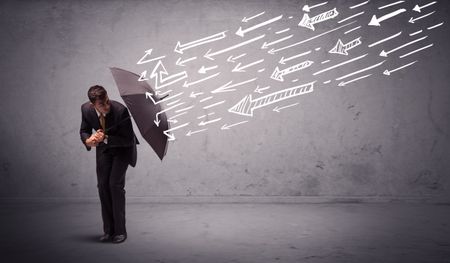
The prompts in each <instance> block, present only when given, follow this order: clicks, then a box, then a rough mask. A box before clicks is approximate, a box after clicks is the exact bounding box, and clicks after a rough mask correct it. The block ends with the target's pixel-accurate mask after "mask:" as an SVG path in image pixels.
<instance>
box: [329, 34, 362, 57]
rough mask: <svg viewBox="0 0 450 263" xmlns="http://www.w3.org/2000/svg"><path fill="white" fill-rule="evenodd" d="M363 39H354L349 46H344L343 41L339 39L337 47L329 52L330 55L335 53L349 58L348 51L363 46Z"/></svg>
mask: <svg viewBox="0 0 450 263" xmlns="http://www.w3.org/2000/svg"><path fill="white" fill-rule="evenodd" d="M361 43H362V42H361V37H358V38H357V39H354V40H352V41H350V42H348V43H347V44H345V45H344V43H342V41H341V40H340V39H338V42H337V44H336V46H334V47H333V48H332V49H331V50H330V51H328V52H329V53H334V54H340V55H344V56H347V55H348V52H347V51H348V50H350V49H352V48H354V47H357V46H359V45H361Z"/></svg>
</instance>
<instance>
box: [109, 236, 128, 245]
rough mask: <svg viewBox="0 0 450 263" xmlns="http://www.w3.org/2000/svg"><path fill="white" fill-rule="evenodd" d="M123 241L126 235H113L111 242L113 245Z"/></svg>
mask: <svg viewBox="0 0 450 263" xmlns="http://www.w3.org/2000/svg"><path fill="white" fill-rule="evenodd" d="M125 239H127V234H122V235H115V236H114V237H113V240H112V242H113V243H122V242H123V241H125Z"/></svg>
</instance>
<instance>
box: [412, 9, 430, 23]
mask: <svg viewBox="0 0 450 263" xmlns="http://www.w3.org/2000/svg"><path fill="white" fill-rule="evenodd" d="M434 12H436V11H433V12H430V13H428V14H426V15H423V16H419V17H416V18H412V17H411V18H410V19H409V21H408V22H409V23H411V24H414V22H416V21H417V20H420V19H422V18H425V17H427V16H429V15H432V14H433V13H434Z"/></svg>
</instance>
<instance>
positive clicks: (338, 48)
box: [328, 39, 348, 55]
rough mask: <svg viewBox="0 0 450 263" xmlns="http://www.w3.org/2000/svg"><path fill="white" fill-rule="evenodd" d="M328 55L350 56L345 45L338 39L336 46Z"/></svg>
mask: <svg viewBox="0 0 450 263" xmlns="http://www.w3.org/2000/svg"><path fill="white" fill-rule="evenodd" d="M328 53H334V54H341V55H348V53H347V51H346V50H345V48H344V43H342V41H341V40H340V39H338V42H337V43H336V45H335V46H334V47H333V48H332V49H331V50H330V51H328Z"/></svg>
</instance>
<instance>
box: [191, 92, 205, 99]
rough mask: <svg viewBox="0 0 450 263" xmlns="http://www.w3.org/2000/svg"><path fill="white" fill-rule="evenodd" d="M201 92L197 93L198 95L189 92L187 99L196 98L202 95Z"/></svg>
mask: <svg viewBox="0 0 450 263" xmlns="http://www.w3.org/2000/svg"><path fill="white" fill-rule="evenodd" d="M202 94H203V92H199V93H194V92H193V91H192V92H191V94H190V95H189V97H191V98H196V97H197V96H198V95H202Z"/></svg>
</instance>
